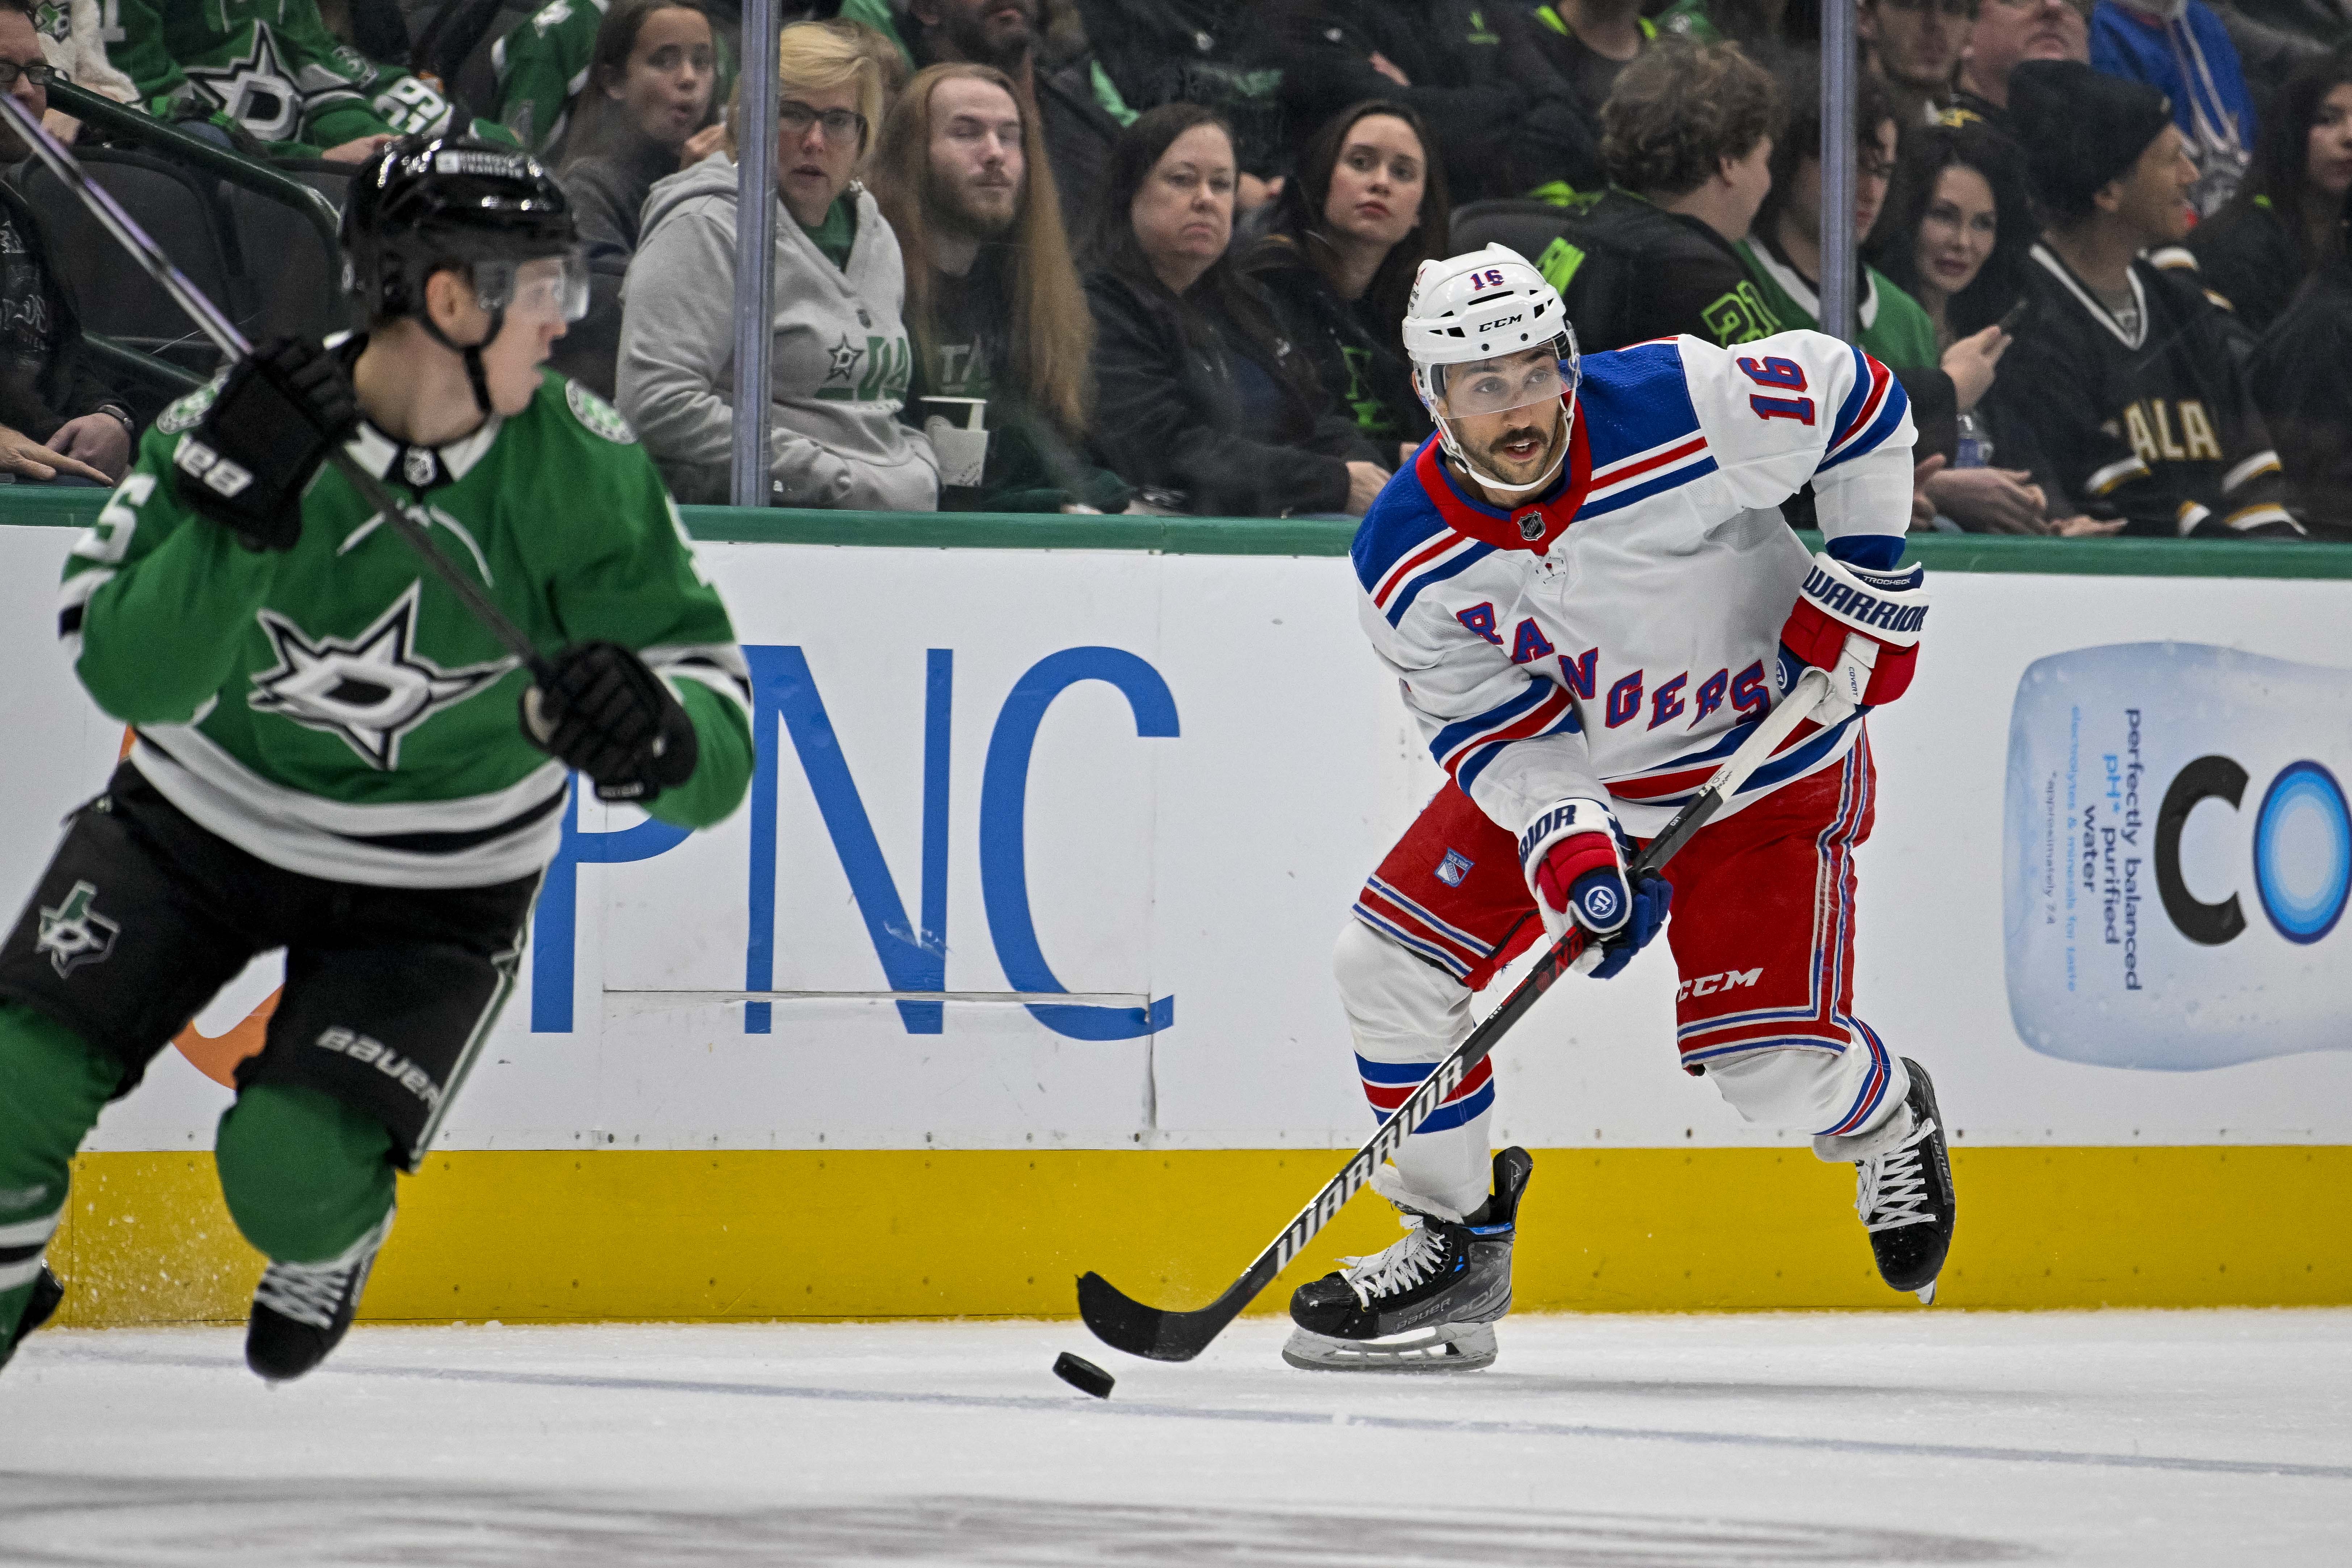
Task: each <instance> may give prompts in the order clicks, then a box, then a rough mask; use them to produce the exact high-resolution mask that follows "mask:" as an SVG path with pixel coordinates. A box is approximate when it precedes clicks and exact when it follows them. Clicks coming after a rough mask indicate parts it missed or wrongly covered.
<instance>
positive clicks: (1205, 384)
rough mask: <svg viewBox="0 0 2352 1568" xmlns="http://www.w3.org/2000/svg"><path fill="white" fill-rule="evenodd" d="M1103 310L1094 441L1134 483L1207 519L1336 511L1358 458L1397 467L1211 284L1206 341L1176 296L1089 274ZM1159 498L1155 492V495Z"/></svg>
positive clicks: (1199, 300)
mask: <svg viewBox="0 0 2352 1568" xmlns="http://www.w3.org/2000/svg"><path fill="white" fill-rule="evenodd" d="M1192 302H1193V303H1194V305H1195V306H1196V307H1197V309H1198V312H1199V315H1200V317H1201V318H1202V319H1203V320H1204V321H1205V326H1206V331H1205V335H1204V338H1203V339H1202V340H1196V339H1195V338H1193V337H1192V336H1191V335H1190V334H1188V333H1187V332H1186V331H1185V324H1184V315H1185V312H1184V311H1182V310H1180V308H1179V305H1178V303H1177V300H1176V299H1175V297H1174V296H1173V295H1171V294H1170V293H1169V292H1168V291H1167V290H1166V289H1162V288H1160V286H1158V285H1157V284H1150V285H1143V286H1139V285H1137V284H1134V283H1131V282H1129V280H1128V279H1125V278H1123V277H1120V276H1118V274H1116V273H1112V272H1097V273H1094V274H1093V275H1092V276H1090V277H1089V278H1087V304H1088V305H1089V306H1090V307H1092V309H1093V310H1094V317H1095V428H1094V437H1095V446H1096V448H1097V451H1098V452H1099V453H1100V454H1101V456H1102V458H1103V460H1104V462H1105V463H1107V464H1108V466H1109V467H1111V468H1115V469H1117V470H1118V472H1119V473H1120V474H1121V475H1123V476H1124V477H1125V478H1126V479H1128V480H1129V481H1130V482H1131V483H1134V484H1138V485H1141V486H1143V487H1145V488H1146V489H1157V490H1163V491H1170V492H1173V493H1174V494H1175V496H1176V497H1178V498H1179V499H1178V500H1175V501H1173V502H1171V503H1167V504H1174V505H1180V506H1181V507H1182V508H1183V510H1187V511H1191V512H1195V513H1198V514H1200V515H1202V516H1208V517H1219V516H1223V517H1277V516H1283V515H1286V514H1288V513H1291V512H1316V511H1339V510H1342V509H1344V508H1345V507H1346V505H1347V504H1348V469H1347V465H1348V464H1349V462H1351V461H1358V460H1360V461H1365V462H1377V463H1379V464H1380V465H1381V467H1382V468H1393V467H1394V466H1395V459H1396V452H1395V450H1394V448H1391V450H1390V451H1389V453H1388V454H1387V458H1386V460H1383V459H1382V457H1381V453H1380V452H1378V451H1377V450H1375V449H1374V448H1373V447H1371V446H1370V445H1369V444H1368V443H1367V442H1366V441H1365V440H1364V438H1363V437H1362V436H1361V435H1360V434H1359V433H1358V432H1357V430H1356V427H1355V425H1354V423H1353V422H1352V421H1351V420H1349V418H1348V417H1347V416H1345V415H1343V414H1341V413H1340V412H1339V409H1338V408H1337V406H1336V405H1333V404H1332V403H1331V402H1330V400H1329V399H1328V397H1323V396H1314V395H1308V394H1307V393H1306V392H1303V391H1302V390H1300V389H1299V387H1298V386H1297V384H1296V383H1295V382H1294V381H1293V380H1291V379H1290V378H1289V377H1287V376H1286V375H1285V374H1282V368H1281V364H1282V361H1284V360H1285V359H1286V358H1288V357H1289V356H1290V355H1291V354H1293V353H1296V352H1297V351H1295V350H1294V349H1292V348H1291V346H1290V345H1289V344H1288V343H1287V342H1284V343H1278V344H1275V345H1270V346H1269V345H1265V344H1262V343H1258V342H1253V341H1252V340H1251V339H1250V338H1249V337H1248V336H1247V335H1246V334H1245V333H1244V331H1243V330H1242V329H1241V327H1240V326H1239V325H1238V324H1236V323H1235V322H1234V321H1232V320H1230V319H1229V318H1228V317H1227V316H1226V315H1225V313H1224V312H1223V310H1220V309H1219V308H1218V307H1217V306H1216V304H1215V302H1214V300H1213V299H1211V298H1209V297H1207V293H1206V291H1205V290H1204V291H1202V292H1198V293H1196V294H1195V295H1194V297H1193V301H1192ZM1154 499H1158V498H1154Z"/></svg>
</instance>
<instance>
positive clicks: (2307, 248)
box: [2189, 53, 2352, 335]
mask: <svg viewBox="0 0 2352 1568" xmlns="http://www.w3.org/2000/svg"><path fill="white" fill-rule="evenodd" d="M2271 110H2272V112H2271V117H2270V119H2269V120H2268V121H2266V122H2265V123H2264V124H2263V133H2262V138H2261V140H2260V141H2258V142H2256V143H2255V145H2254V161H2253V164H2252V168H2251V169H2250V170H2249V171H2248V176H2247V180H2246V183H2245V184H2242V185H2241V186H2240V187H2239V188H2238V194H2237V195H2234V196H2232V197H2231V198H2230V201H2229V205H2226V206H2224V207H2223V208H2222V209H2221V211H2220V212H2218V213H2215V214H2214V215H2213V216H2211V217H2209V218H2207V219H2206V220H2205V221H2204V222H2203V223H2200V224H2199V225H2198V226H2196V227H2195V228H2193V229H2191V230H2190V231H2189V251H2190V253H2191V254H2193V255H2194V256H2195V257H2196V258H2197V264H2198V266H2199V267H2200V268H2201V269H2202V270H2203V272H2204V276H2205V284H2206V287H2208V288H2210V289H2213V290H2215V291H2216V292H2218V293H2219V294H2221V296H2222V297H2223V298H2224V299H2226V300H2229V301H2230V305H2231V309H2232V310H2236V311H2237V313H2238V320H2239V321H2243V322H2244V323H2245V324H2246V327H2247V329H2248V330H2249V331H2252V332H2254V333H2256V334H2257V335H2259V334H2261V333H2263V332H2266V331H2269V330H2270V328H2271V324H2272V323H2273V321H2277V320H2278V319H2279V317H2280V316H2281V315H2282V314H2284V312H2285V310H2286V307H2287V301H2288V300H2292V299H2294V292H2295V290H2296V289H2298V288H2300V287H2302V284H2303V280H2304V279H2306V278H2308V277H2310V276H2312V274H2314V273H2315V272H2316V271H2318V270H2319V269H2320V268H2321V267H2323V266H2324V265H2326V262H2328V261H2329V260H2330V259H2332V258H2334V257H2336V255H2337V254H2339V253H2340V252H2341V250H2342V248H2343V245H2344V230H2343V226H2342V223H2341V221H2340V220H2341V218H2342V216H2343V211H2344V195H2345V193H2346V191H2347V190H2352V53H2337V54H2331V55H2322V56H2320V57H2318V58H2315V59H2313V60H2310V61H2308V62H2306V63H2305V64H2304V65H2302V66H2300V67H2298V68H2296V69H2295V72H2294V75H2293V76H2290V77H2289V78H2287V79H2286V85H2285V86H2284V87H2282V88H2280V89H2279V92H2278V97H2277V98H2276V99H2275V100H2273V102H2272V105H2271Z"/></svg>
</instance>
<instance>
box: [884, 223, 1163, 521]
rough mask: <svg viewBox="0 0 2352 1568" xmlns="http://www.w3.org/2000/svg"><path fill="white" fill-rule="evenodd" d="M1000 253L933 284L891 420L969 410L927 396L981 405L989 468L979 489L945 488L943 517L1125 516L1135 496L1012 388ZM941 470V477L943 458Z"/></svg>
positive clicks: (922, 420) (916, 421) (987, 252)
mask: <svg viewBox="0 0 2352 1568" xmlns="http://www.w3.org/2000/svg"><path fill="white" fill-rule="evenodd" d="M1002 256H1003V247H1000V246H986V245H984V246H982V247H981V250H980V256H979V258H978V259H976V260H975V261H973V263H972V267H971V272H970V273H968V274H967V275H965V276H964V277H962V278H945V277H940V278H934V279H932V280H931V310H932V314H933V316H934V318H935V319H934V321H933V322H932V328H931V331H930V332H929V336H928V339H927V338H926V336H925V334H924V333H923V332H922V331H920V329H919V328H917V327H916V326H915V324H914V323H912V322H909V323H908V335H909V336H910V337H912V338H913V339H914V343H915V369H914V375H913V377H912V380H911V383H910V384H909V385H908V388H907V405H906V408H905V409H904V410H903V411H902V412H901V413H900V414H899V416H898V417H899V418H900V419H901V420H903V421H904V422H905V423H907V424H908V425H910V426H913V427H915V428H916V429H918V430H920V429H923V428H925V427H926V422H927V421H928V420H929V419H931V418H934V417H936V418H941V419H945V420H947V421H948V423H949V424H950V426H963V424H964V423H965V420H964V416H965V414H966V413H967V410H965V409H963V408H961V407H960V406H957V405H942V404H927V403H925V402H924V401H923V400H924V398H926V397H977V398H982V399H984V400H985V401H986V403H987V405H988V406H987V408H986V410H985V411H984V415H983V417H984V419H985V421H986V426H985V427H986V428H987V430H988V432H989V439H988V466H987V467H986V468H983V469H982V472H981V482H980V483H979V484H977V485H943V486H942V487H941V489H940V510H941V511H1057V510H1060V509H1061V508H1063V507H1065V506H1068V505H1071V504H1072V503H1079V504H1083V505H1086V506H1090V507H1093V508H1094V509H1095V510H1097V511H1124V510H1127V504H1128V502H1129V501H1130V500H1134V499H1135V488H1134V487H1133V486H1132V485H1129V484H1128V483H1127V482H1126V481H1124V480H1122V479H1120V478H1119V477H1118V475H1117V474H1114V473H1111V472H1110V471H1109V470H1108V469H1106V468H1098V467H1097V466H1096V465H1095V464H1093V463H1092V462H1089V461H1088V460H1087V458H1086V456H1085V455H1084V454H1083V453H1081V452H1080V451H1079V450H1078V448H1077V447H1076V445H1075V444H1074V443H1073V442H1072V441H1071V440H1070V439H1069V437H1067V436H1066V435H1065V434H1064V433H1063V432H1062V431H1061V429H1059V428H1058V427H1057V426H1055V424H1054V422H1053V421H1052V420H1051V419H1049V418H1047V417H1045V415H1043V414H1041V413H1040V412H1039V411H1038V410H1037V409H1036V408H1035V407H1034V405H1032V404H1031V403H1030V401H1029V399H1028V397H1027V396H1026V395H1025V389H1024V388H1023V387H1021V386H1018V385H1016V384H1014V383H1013V380H1012V353H1011V344H1010V342H1008V341H1007V334H1008V331H1009V330H1010V328H1011V325H1012V320H1013V311H1012V309H1011V307H1010V306H1009V305H1008V304H1007V302H1006V299H1005V278H1004V275H1003V268H1002V265H1001V262H1000V258H1002ZM940 467H941V470H942V472H943V473H944V472H945V471H946V468H947V464H946V462H945V459H944V454H943V455H942V461H941V464H940Z"/></svg>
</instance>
